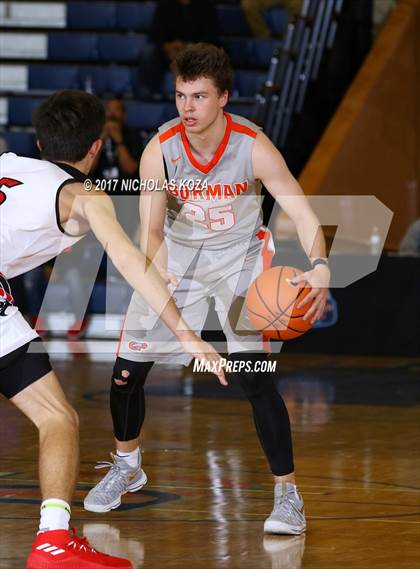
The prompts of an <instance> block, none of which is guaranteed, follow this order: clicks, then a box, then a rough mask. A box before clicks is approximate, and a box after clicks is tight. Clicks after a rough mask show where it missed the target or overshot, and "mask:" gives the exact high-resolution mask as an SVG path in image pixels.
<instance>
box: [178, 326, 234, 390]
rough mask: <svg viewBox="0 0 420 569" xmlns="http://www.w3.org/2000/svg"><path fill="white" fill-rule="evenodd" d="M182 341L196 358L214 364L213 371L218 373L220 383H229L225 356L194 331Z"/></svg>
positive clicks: (186, 349)
mask: <svg viewBox="0 0 420 569" xmlns="http://www.w3.org/2000/svg"><path fill="white" fill-rule="evenodd" d="M180 341H181V344H182V347H183V348H184V350H185V351H186V352H188V353H189V354H191V355H192V356H193V357H194V358H196V359H197V360H201V361H204V362H209V363H210V364H211V366H212V371H213V373H214V374H215V375H217V377H218V378H219V381H220V383H221V384H222V385H228V382H227V381H226V377H225V372H224V371H223V366H222V360H223V358H222V356H221V355H220V354H218V353H217V352H216V350H215V349H214V348H213V346H211V345H210V344H208V343H207V342H205V341H204V340H202V339H201V338H200V337H199V336H197V335H196V334H194V333H193V332H191V333H189V335H188V337H186V338H183V339H182V340H180Z"/></svg>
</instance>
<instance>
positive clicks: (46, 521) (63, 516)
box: [39, 498, 71, 532]
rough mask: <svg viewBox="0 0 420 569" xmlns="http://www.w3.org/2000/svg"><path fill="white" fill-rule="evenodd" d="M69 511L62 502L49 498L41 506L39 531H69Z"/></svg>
mask: <svg viewBox="0 0 420 569" xmlns="http://www.w3.org/2000/svg"><path fill="white" fill-rule="evenodd" d="M70 515H71V509H70V506H69V504H67V502H65V501H64V500H58V499H56V498H49V499H48V500H44V501H43V502H42V504H41V520H40V522H39V531H40V532H44V531H52V530H56V529H65V530H68V529H69V522H70Z"/></svg>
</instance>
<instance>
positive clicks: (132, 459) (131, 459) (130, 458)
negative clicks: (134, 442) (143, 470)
mask: <svg viewBox="0 0 420 569" xmlns="http://www.w3.org/2000/svg"><path fill="white" fill-rule="evenodd" d="M117 456H119V457H121V458H123V459H124V460H125V462H126V463H127V464H129V465H130V466H131V468H137V467H139V466H140V448H139V447H137V448H136V450H133V451H131V452H122V451H121V450H117Z"/></svg>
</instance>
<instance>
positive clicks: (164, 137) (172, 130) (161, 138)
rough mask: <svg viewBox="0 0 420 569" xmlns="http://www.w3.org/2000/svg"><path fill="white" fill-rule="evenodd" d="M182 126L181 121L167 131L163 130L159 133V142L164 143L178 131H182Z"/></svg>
mask: <svg viewBox="0 0 420 569" xmlns="http://www.w3.org/2000/svg"><path fill="white" fill-rule="evenodd" d="M181 126H182V125H181V123H179V124H177V125H175V126H173V127H172V128H169V129H168V130H166V131H165V132H163V133H162V134H161V135H159V142H160V143H161V144H163V143H164V142H166V141H167V140H169V139H170V138H172V137H173V136H175V135H176V134H178V132H180V131H181Z"/></svg>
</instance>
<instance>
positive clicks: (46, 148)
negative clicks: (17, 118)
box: [32, 90, 105, 162]
mask: <svg viewBox="0 0 420 569" xmlns="http://www.w3.org/2000/svg"><path fill="white" fill-rule="evenodd" d="M32 124H33V126H34V127H35V130H36V136H37V138H38V140H39V143H40V146H41V156H42V158H45V159H46V160H54V161H65V162H78V161H79V160H82V159H83V158H84V157H85V156H86V154H87V152H88V150H89V148H90V147H91V146H92V144H93V142H95V140H98V138H100V136H101V133H102V129H103V127H104V124H105V110H104V108H103V105H102V103H101V101H100V100H99V99H98V98H97V97H95V96H94V95H90V94H89V93H85V91H70V90H67V91H59V92H58V93H54V94H53V95H51V96H50V97H48V99H46V100H45V101H44V102H43V103H42V105H41V106H40V107H38V108H37V109H36V110H35V111H34V114H33V117H32Z"/></svg>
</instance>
